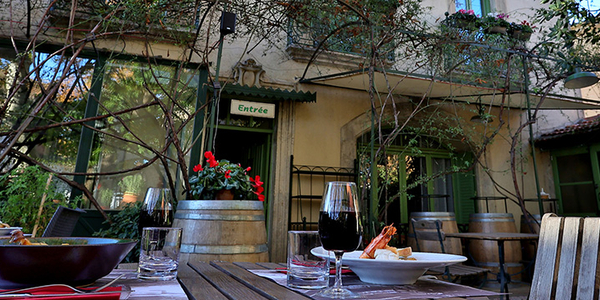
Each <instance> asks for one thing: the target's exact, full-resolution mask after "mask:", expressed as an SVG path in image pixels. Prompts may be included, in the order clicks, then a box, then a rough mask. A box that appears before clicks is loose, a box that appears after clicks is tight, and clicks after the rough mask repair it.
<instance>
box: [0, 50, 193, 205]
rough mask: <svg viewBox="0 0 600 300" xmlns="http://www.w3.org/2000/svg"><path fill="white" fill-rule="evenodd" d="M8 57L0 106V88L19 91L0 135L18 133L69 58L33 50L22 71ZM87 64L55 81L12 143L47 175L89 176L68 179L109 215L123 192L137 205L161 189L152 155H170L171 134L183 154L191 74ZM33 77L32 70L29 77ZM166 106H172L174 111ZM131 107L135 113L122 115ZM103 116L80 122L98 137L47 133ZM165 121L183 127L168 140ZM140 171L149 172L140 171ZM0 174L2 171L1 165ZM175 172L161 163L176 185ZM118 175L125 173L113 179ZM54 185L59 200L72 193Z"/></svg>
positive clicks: (107, 62) (129, 64)
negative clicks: (168, 112) (148, 190)
mask: <svg viewBox="0 0 600 300" xmlns="http://www.w3.org/2000/svg"><path fill="white" fill-rule="evenodd" d="M13 53H14V50H12V49H9V48H2V47H0V74H5V76H0V99H2V98H3V97H6V96H7V95H8V93H9V92H10V91H9V89H7V88H6V87H10V86H11V84H12V82H13V81H15V80H17V81H21V80H22V81H23V84H22V85H23V86H24V88H22V89H21V90H20V92H19V93H17V94H16V95H15V96H13V98H12V100H11V103H10V107H9V109H8V112H7V115H6V117H5V118H4V121H3V122H0V131H2V132H7V131H10V130H11V129H14V128H17V127H18V126H20V125H21V124H22V123H23V122H24V120H26V118H27V117H28V116H29V114H30V113H31V110H32V109H33V108H34V107H36V103H39V102H40V101H42V100H43V99H45V98H47V95H49V90H51V87H52V86H53V85H56V84H57V82H58V78H60V76H61V75H62V74H63V72H65V66H67V64H68V62H69V60H70V58H69V57H61V56H54V57H50V56H49V54H48V53H44V52H41V51H39V50H38V51H36V52H34V54H33V55H31V58H30V59H27V60H26V62H25V64H24V65H19V63H18V62H19V58H17V57H15V55H14V54H13ZM94 57H95V58H86V57H85V56H84V55H81V56H80V57H78V58H77V59H76V60H75V62H74V63H73V64H72V65H71V66H70V67H69V69H68V70H66V73H67V74H68V75H67V78H66V80H64V81H62V82H60V85H59V87H58V92H57V95H56V96H55V97H53V98H52V99H50V101H49V102H48V104H47V105H45V106H44V107H43V109H42V110H41V111H40V112H39V113H36V114H35V119H34V121H32V122H31V123H30V124H29V127H28V129H30V130H32V129H35V130H34V131H27V132H25V133H24V134H23V135H22V138H21V140H20V141H19V142H20V143H21V144H22V146H21V150H22V151H23V152H24V153H28V154H29V156H30V157H32V158H33V159H35V160H37V161H39V162H40V163H42V164H44V165H46V166H49V167H50V168H52V169H53V170H57V171H59V172H65V173H72V172H76V173H83V172H85V173H96V174H97V175H93V176H87V177H86V178H83V177H82V176H76V177H74V180H76V181H77V182H81V183H83V184H85V185H86V187H87V188H88V189H89V190H90V191H91V192H92V193H93V195H94V198H95V199H96V200H98V201H99V203H100V205H101V206H103V208H105V209H117V208H120V207H121V202H122V201H123V194H124V193H125V192H135V193H137V194H138V195H139V197H138V200H141V198H142V197H143V194H144V193H145V191H146V188H147V187H151V186H159V185H162V184H163V182H164V181H165V180H166V176H165V173H166V169H165V168H166V167H165V166H164V164H162V163H161V162H160V160H155V159H154V156H155V154H154V153H155V151H161V152H165V153H169V155H170V153H175V150H174V148H173V146H171V147H168V148H166V147H165V145H166V142H167V141H168V140H169V137H170V136H173V135H174V134H177V136H178V137H179V138H180V140H181V142H182V145H181V146H182V147H183V148H185V149H188V148H189V147H190V144H191V142H192V139H191V135H192V134H191V130H192V128H191V127H192V125H191V123H190V122H188V123H184V122H185V121H186V119H187V118H189V116H190V112H193V111H195V104H196V99H197V97H198V92H197V89H198V81H199V75H198V73H199V72H198V70H196V69H191V68H186V67H184V66H182V65H181V64H180V63H178V62H175V63H173V64H168V65H167V64H164V65H163V64H159V63H157V64H152V65H150V64H148V62H147V61H146V62H137V61H136V60H135V58H132V57H127V58H121V59H116V58H110V59H97V56H94ZM124 59H127V60H124ZM18 68H21V69H18ZM34 70H37V71H36V72H31V71H34ZM30 72H31V73H30ZM28 73H30V74H29V75H28ZM15 76H19V78H15ZM27 76H28V77H27ZM37 76H39V77H37ZM36 77H37V78H36ZM28 79H29V80H28ZM90 95H93V96H92V97H90ZM93 97H97V98H98V99H99V103H98V102H97V101H93V100H89V99H94V98H93ZM171 99H177V104H175V102H174V101H172V100H171ZM153 100H160V101H161V102H162V103H163V104H164V105H165V107H166V108H167V109H170V110H171V111H172V114H171V116H172V118H171V120H167V118H166V116H165V113H164V112H163V110H162V109H161V107H160V106H159V105H156V104H154V105H151V104H152V103H151V102H153ZM91 106H95V109H97V113H96V110H90V107H91ZM138 106H139V107H138ZM133 107H138V108H137V109H135V110H134V111H128V110H126V109H129V108H133ZM90 111H93V112H92V113H90ZM88 114H89V115H88ZM109 114H114V115H113V116H110V117H106V118H102V119H98V120H95V121H92V122H88V124H90V125H91V126H93V127H95V129H97V130H100V131H99V132H98V131H97V132H93V131H92V130H90V129H89V128H85V127H83V126H82V125H81V124H75V125H69V126H54V125H56V124H58V123H61V122H68V121H72V120H80V119H83V118H84V117H95V116H96V115H109ZM167 121H171V122H173V123H174V127H175V128H178V127H179V126H180V125H182V124H187V125H186V126H185V127H184V128H183V129H182V130H181V132H177V133H173V132H171V131H170V130H169V127H168V126H166V125H165V124H166V122H167ZM86 132H87V133H86ZM125 139H126V140H128V141H126V140H125ZM138 139H139V140H138ZM0 141H2V137H0ZM132 141H133V142H132ZM165 148H166V149H165ZM82 153H86V154H82ZM170 156H171V155H170ZM15 161H16V160H15ZM144 164H148V165H149V166H148V167H144V168H141V166H142V165H144ZM0 167H9V166H8V163H7V162H6V161H5V162H4V164H3V165H1V166H0ZM176 167H177V165H176V164H168V170H169V172H170V173H171V174H172V175H173V176H172V178H176V176H175V174H176V170H175V169H176ZM138 168H139V170H138ZM122 170H132V172H128V173H120V171H122ZM71 178H73V176H72V177H71ZM59 185H60V186H59V190H60V191H61V192H62V193H64V194H65V195H67V196H69V195H71V196H72V195H77V194H78V191H77V192H75V191H73V192H72V190H71V187H70V186H68V185H67V184H66V183H62V182H61V183H59ZM84 202H85V203H84V204H83V208H93V207H92V205H91V203H90V202H88V201H86V200H84Z"/></svg>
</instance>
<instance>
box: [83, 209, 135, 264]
mask: <svg viewBox="0 0 600 300" xmlns="http://www.w3.org/2000/svg"><path fill="white" fill-rule="evenodd" d="M141 209H142V201H138V202H135V203H130V204H128V205H127V206H125V208H124V209H123V210H121V211H120V212H119V213H117V214H116V215H113V216H112V217H111V220H112V224H110V222H109V221H104V223H103V224H105V225H106V224H110V226H109V227H108V228H107V229H101V230H100V231H98V232H95V233H94V234H93V235H94V236H98V237H108V238H118V239H133V240H139V238H140V233H139V222H140V211H141ZM139 257H140V244H139V243H138V244H137V245H136V246H135V247H134V248H133V250H131V252H129V254H127V256H126V257H125V259H124V260H123V262H125V263H129V262H137V261H138V260H139Z"/></svg>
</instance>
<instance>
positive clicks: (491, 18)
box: [480, 13, 510, 34]
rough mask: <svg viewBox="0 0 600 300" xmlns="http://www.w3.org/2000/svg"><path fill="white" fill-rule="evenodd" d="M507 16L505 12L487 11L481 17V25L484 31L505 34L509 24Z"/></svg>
mask: <svg viewBox="0 0 600 300" xmlns="http://www.w3.org/2000/svg"><path fill="white" fill-rule="evenodd" d="M507 18H508V15H507V14H502V13H501V14H496V13H489V14H488V15H487V16H485V17H483V18H481V21H480V22H481V27H482V28H483V30H484V31H485V32H486V33H499V34H505V33H506V31H507V29H508V27H509V26H510V23H508V21H506V19H507Z"/></svg>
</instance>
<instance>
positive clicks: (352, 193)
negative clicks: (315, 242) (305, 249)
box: [319, 181, 362, 299]
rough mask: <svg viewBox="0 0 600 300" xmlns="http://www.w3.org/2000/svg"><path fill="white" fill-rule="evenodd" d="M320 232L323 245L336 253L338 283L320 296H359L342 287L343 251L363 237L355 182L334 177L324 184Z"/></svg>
mask: <svg viewBox="0 0 600 300" xmlns="http://www.w3.org/2000/svg"><path fill="white" fill-rule="evenodd" d="M319 236H320V238H321V244H322V245H323V249H325V250H328V251H333V253H334V254H335V284H334V285H333V286H332V287H330V288H327V289H325V290H323V291H321V292H319V295H320V296H324V297H329V298H334V299H348V298H356V297H358V294H356V293H354V292H352V291H350V290H348V289H346V288H343V287H342V272H341V271H342V255H343V254H344V252H351V251H354V250H356V248H358V246H359V245H360V242H361V239H362V227H361V224H360V210H359V208H358V195H357V189H356V184H355V183H354V182H345V181H332V182H328V183H327V185H326V186H325V192H324V193H323V201H322V202H321V210H320V212H319Z"/></svg>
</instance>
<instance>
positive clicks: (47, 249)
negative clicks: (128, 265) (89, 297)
mask: <svg viewBox="0 0 600 300" xmlns="http://www.w3.org/2000/svg"><path fill="white" fill-rule="evenodd" d="M29 240H30V241H31V242H33V243H38V242H45V243H47V244H48V245H31V246H21V245H15V244H9V243H8V239H0V288H18V287H27V286H35V285H43V284H50V283H66V284H70V285H84V284H89V283H93V282H94V281H96V280H97V279H99V278H101V277H103V276H106V275H108V273H110V272H111V271H112V270H113V269H114V268H115V267H116V266H117V265H118V264H119V263H120V262H121V261H122V260H123V258H124V257H125V256H126V255H127V253H129V251H131V249H132V248H133V247H134V246H135V244H136V243H137V241H135V240H126V239H111V238H76V237H72V238H71V237H70V238H30V239H29ZM65 243H66V244H68V245H62V244H65Z"/></svg>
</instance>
